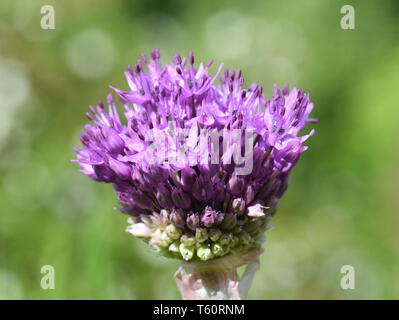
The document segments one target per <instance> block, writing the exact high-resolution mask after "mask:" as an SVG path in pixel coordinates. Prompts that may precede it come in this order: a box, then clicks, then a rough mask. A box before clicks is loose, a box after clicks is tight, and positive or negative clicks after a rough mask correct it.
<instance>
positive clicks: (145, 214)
mask: <svg viewBox="0 0 399 320" xmlns="http://www.w3.org/2000/svg"><path fill="white" fill-rule="evenodd" d="M212 64H213V60H211V61H209V62H208V63H206V64H202V63H199V64H198V63H197V62H196V60H195V58H194V54H193V53H192V52H190V53H189V57H188V58H185V57H182V56H180V55H178V54H177V55H175V56H174V58H173V60H172V62H171V63H169V64H163V63H162V62H161V54H160V52H159V50H154V51H152V52H151V54H150V57H147V56H145V55H144V54H142V55H141V58H140V59H139V60H138V61H137V63H136V64H135V66H134V67H131V66H129V67H128V70H127V71H126V72H125V76H126V80H127V84H128V89H127V90H120V89H117V88H113V87H111V88H112V89H113V90H114V92H115V93H116V95H117V97H118V100H119V101H120V103H121V105H122V106H123V109H124V112H123V113H119V112H118V111H117V107H116V103H115V101H114V99H113V96H112V95H109V96H108V97H107V103H106V104H107V106H105V105H104V103H103V102H101V101H100V102H99V103H98V105H97V106H96V107H95V108H94V107H92V106H90V107H89V112H88V113H87V118H88V119H89V120H90V124H87V125H86V126H85V128H84V131H83V133H82V134H81V136H80V141H81V143H82V148H80V149H76V153H77V157H76V160H75V161H76V162H78V163H79V165H80V169H81V171H82V172H83V173H84V174H86V175H87V176H89V177H90V178H92V179H94V180H96V181H101V182H106V183H110V184H112V186H113V187H114V190H115V191H116V193H117V195H118V202H119V204H120V211H122V212H124V213H127V214H129V215H130V216H132V220H131V223H132V224H139V225H138V227H137V228H135V227H132V228H129V229H128V231H129V232H131V233H133V234H135V235H136V236H140V237H144V238H146V239H147V240H148V241H149V242H150V243H151V244H153V245H156V246H158V247H159V248H161V249H162V250H164V251H165V252H168V254H169V255H172V256H175V257H176V256H177V257H180V258H183V259H186V260H188V259H194V258H195V257H196V256H195V246H194V243H196V241H197V242H198V241H199V240H198V239H200V241H201V243H202V242H203V243H208V244H209V245H211V244H215V247H217V248H218V252H217V253H212V254H209V255H206V257H216V256H220V255H222V254H227V253H229V252H232V251H234V250H239V249H243V248H244V247H248V246H256V245H259V241H258V240H257V239H258V238H260V235H261V234H262V233H263V231H264V230H266V227H267V225H268V219H269V218H270V217H271V215H273V214H274V213H275V211H276V208H277V205H278V202H279V199H280V198H281V197H282V195H283V194H284V192H285V191H286V189H287V182H288V178H289V173H290V171H291V170H292V168H293V167H294V166H295V164H296V163H297V161H298V159H299V157H300V155H301V154H302V152H304V151H305V150H306V148H307V147H306V146H304V145H303V143H304V141H305V140H306V139H307V138H308V137H310V136H311V135H313V133H314V130H312V131H310V132H309V133H308V134H306V135H304V136H300V135H299V132H300V131H301V130H302V129H304V128H305V126H306V124H307V122H314V121H315V120H314V119H311V118H309V114H310V112H311V111H312V109H313V104H312V103H311V102H310V100H309V95H308V94H306V93H305V92H303V91H302V90H299V89H295V88H294V89H292V90H289V89H288V87H287V86H286V87H284V88H282V89H279V88H277V87H275V88H274V92H273V95H272V98H271V99H267V98H266V97H265V95H264V93H263V88H262V87H261V86H260V85H258V84H252V85H251V86H250V87H249V88H245V87H244V78H243V75H242V72H241V71H240V70H238V71H235V70H228V69H226V70H224V72H221V70H222V65H220V66H219V67H217V68H216V72H215V73H214V74H211V72H210V69H211V66H212ZM218 78H219V80H220V84H216V80H217V79H218ZM120 115H123V116H122V117H121V118H123V119H122V120H121V118H120ZM144 225H145V226H146V227H144ZM137 230H139V231H140V232H138V231H137ZM142 230H145V231H146V232H141V231H142ZM248 230H249V231H248ZM254 230H255V231H254ZM251 232H252V233H251ZM144 235H145V236H144ZM199 235H200V236H199ZM248 235H249V237H250V239H252V240H251V241H252V242H251V241H248ZM240 239H244V240H245V241H244V240H242V241H241V240H240ZM219 242H220V243H219ZM180 243H181V245H182V246H183V247H182V248H180V249H179V246H178V245H179V244H180ZM172 244H173V246H172ZM227 244H228V245H227ZM190 248H194V249H190ZM220 248H224V249H223V250H222V249H220ZM190 250H194V251H193V252H191V251H190ZM198 258H199V259H203V258H204V256H202V255H200V256H198Z"/></svg>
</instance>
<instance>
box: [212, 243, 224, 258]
mask: <svg viewBox="0 0 399 320" xmlns="http://www.w3.org/2000/svg"><path fill="white" fill-rule="evenodd" d="M211 249H212V253H213V255H215V256H217V257H221V256H223V255H224V254H225V253H227V251H226V250H225V249H224V248H223V246H222V245H220V244H219V243H217V242H216V243H212V245H211Z"/></svg>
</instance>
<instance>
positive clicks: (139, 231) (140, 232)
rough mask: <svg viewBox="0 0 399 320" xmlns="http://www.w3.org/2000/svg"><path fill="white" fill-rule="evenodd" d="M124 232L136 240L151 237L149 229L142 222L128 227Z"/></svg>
mask: <svg viewBox="0 0 399 320" xmlns="http://www.w3.org/2000/svg"><path fill="white" fill-rule="evenodd" d="M126 232H129V233H131V234H132V235H134V236H136V237H138V238H149V237H150V236H151V229H150V228H149V227H148V226H147V225H146V224H145V223H142V222H140V223H135V224H132V225H130V226H128V227H127V228H126Z"/></svg>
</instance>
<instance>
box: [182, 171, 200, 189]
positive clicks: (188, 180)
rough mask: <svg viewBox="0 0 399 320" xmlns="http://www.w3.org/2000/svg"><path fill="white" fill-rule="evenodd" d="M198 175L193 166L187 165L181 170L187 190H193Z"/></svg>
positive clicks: (184, 187) (184, 186) (183, 183)
mask: <svg viewBox="0 0 399 320" xmlns="http://www.w3.org/2000/svg"><path fill="white" fill-rule="evenodd" d="M196 177H197V174H196V172H195V170H194V169H193V168H190V167H187V168H184V169H183V170H182V171H181V184H182V186H183V189H184V190H185V191H187V192H190V191H191V190H192V188H193V184H194V182H195V179H196Z"/></svg>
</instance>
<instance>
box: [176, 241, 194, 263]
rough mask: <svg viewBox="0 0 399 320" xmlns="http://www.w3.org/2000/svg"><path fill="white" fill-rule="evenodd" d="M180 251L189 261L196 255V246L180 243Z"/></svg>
mask: <svg viewBox="0 0 399 320" xmlns="http://www.w3.org/2000/svg"><path fill="white" fill-rule="evenodd" d="M179 251H180V254H181V255H182V257H183V259H184V260H186V261H188V260H191V259H192V257H193V256H194V251H195V249H194V247H188V246H186V245H184V244H183V243H181V244H180V246H179Z"/></svg>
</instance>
